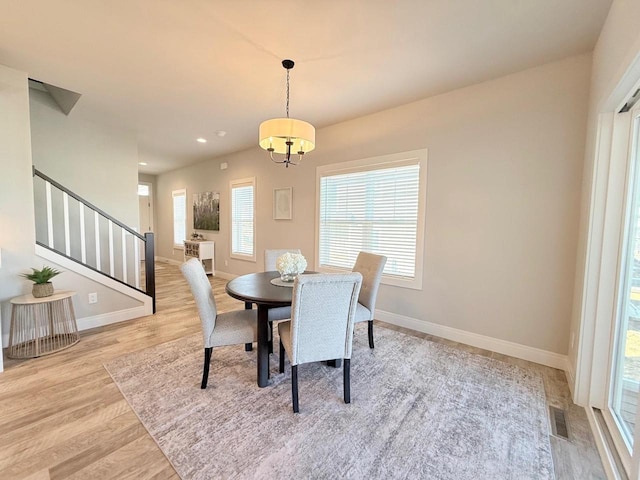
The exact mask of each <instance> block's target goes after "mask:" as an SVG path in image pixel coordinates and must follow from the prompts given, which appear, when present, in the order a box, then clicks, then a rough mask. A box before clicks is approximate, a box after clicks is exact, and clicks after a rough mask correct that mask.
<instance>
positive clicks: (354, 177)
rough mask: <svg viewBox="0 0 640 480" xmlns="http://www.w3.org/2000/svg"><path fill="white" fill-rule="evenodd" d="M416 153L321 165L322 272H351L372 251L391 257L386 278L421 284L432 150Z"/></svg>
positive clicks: (320, 236) (403, 284)
mask: <svg viewBox="0 0 640 480" xmlns="http://www.w3.org/2000/svg"><path fill="white" fill-rule="evenodd" d="M416 153H417V152H406V153H405V154H398V155H393V156H385V157H378V158H376V159H368V160H367V161H360V162H352V163H350V164H348V165H350V167H347V168H344V166H341V165H336V166H335V167H334V168H331V166H329V167H320V168H319V198H318V217H319V222H318V266H319V268H320V269H321V270H350V269H351V268H352V267H353V265H354V263H355V260H356V257H357V256H358V253H359V252H360V251H366V252H370V253H375V254H379V255H384V256H386V257H387V263H386V266H385V270H384V274H383V282H385V283H390V284H394V285H400V286H406V287H409V288H421V285H422V273H421V265H422V260H421V259H422V243H423V242H422V230H423V227H422V225H423V221H422V219H423V217H424V183H425V182H421V178H422V177H421V170H424V169H425V167H426V151H418V153H420V154H421V155H416ZM422 157H424V158H422ZM369 160H375V162H372V161H369ZM422 174H423V175H424V171H422ZM421 185H422V187H421Z"/></svg>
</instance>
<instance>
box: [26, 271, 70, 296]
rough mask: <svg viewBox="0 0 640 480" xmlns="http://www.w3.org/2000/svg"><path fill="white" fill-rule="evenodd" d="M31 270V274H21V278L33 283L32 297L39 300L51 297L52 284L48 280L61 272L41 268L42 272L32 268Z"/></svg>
mask: <svg viewBox="0 0 640 480" xmlns="http://www.w3.org/2000/svg"><path fill="white" fill-rule="evenodd" d="M31 270H33V272H32V273H23V274H22V275H21V277H24V278H26V279H28V280H31V281H32V282H33V291H32V292H31V293H32V294H33V296H34V297H36V298H41V297H48V296H50V295H53V283H51V282H50V281H49V280H51V279H52V278H53V277H55V276H56V275H58V274H60V273H62V272H61V271H59V270H56V269H54V268H51V267H42V270H36V269H35V268H32V269H31Z"/></svg>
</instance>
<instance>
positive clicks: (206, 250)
mask: <svg viewBox="0 0 640 480" xmlns="http://www.w3.org/2000/svg"><path fill="white" fill-rule="evenodd" d="M190 258H197V259H199V260H200V262H201V263H202V267H203V268H204V272H205V273H206V274H208V275H215V274H216V265H215V242H211V241H209V240H185V241H184V261H185V262H186V261H187V260H189V259H190Z"/></svg>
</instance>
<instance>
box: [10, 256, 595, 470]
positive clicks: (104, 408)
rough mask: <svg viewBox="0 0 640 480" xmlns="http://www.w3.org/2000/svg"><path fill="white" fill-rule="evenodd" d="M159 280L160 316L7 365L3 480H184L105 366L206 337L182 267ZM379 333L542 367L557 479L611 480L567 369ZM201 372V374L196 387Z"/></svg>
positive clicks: (167, 269) (222, 305)
mask: <svg viewBox="0 0 640 480" xmlns="http://www.w3.org/2000/svg"><path fill="white" fill-rule="evenodd" d="M156 279H157V313H156V314H155V315H152V316H149V317H144V318H140V319H138V320H132V321H129V322H124V323H122V324H116V325H110V326H107V327H101V328H97V329H93V330H88V331H84V332H81V341H80V343H78V344H77V345H75V346H73V347H72V348H69V349H67V350H64V351H62V352H59V353H57V354H53V355H50V356H46V357H41V358H37V359H31V360H19V361H18V360H11V359H6V358H5V372H4V373H3V374H0V479H3V480H5V479H30V480H41V479H67V478H69V479H71V478H73V479H103V478H105V479H106V478H117V479H128V478H132V479H133V478H135V479H151V478H153V479H173V478H178V476H177V474H176V473H175V471H174V470H173V468H172V467H171V465H170V464H169V462H168V461H167V460H166V458H165V457H164V455H163V454H162V452H161V451H160V449H159V448H158V447H157V445H156V444H155V442H154V441H153V439H152V438H151V437H150V436H149V434H148V433H147V431H146V430H145V429H144V427H143V426H142V424H141V423H140V422H139V421H138V418H137V417H136V415H135V414H134V413H133V411H132V410H131V408H129V406H128V404H127V403H126V401H125V400H124V398H123V397H122V395H121V394H120V391H119V390H118V388H117V387H116V385H115V384H114V383H113V381H112V380H111V377H110V376H109V375H108V374H107V372H106V371H105V369H104V368H103V366H102V365H103V363H104V362H107V361H109V360H111V359H113V358H116V357H119V356H121V355H123V354H126V353H130V352H133V351H137V350H141V349H145V348H148V347H150V346H153V345H157V344H160V343H164V342H168V341H170V340H174V339H176V338H179V337H183V336H186V335H189V334H192V333H196V332H200V322H199V319H198V316H197V311H196V309H195V306H194V303H193V298H192V296H191V293H190V292H189V290H188V287H187V284H186V282H185V281H184V280H183V279H182V276H181V275H180V272H179V270H178V268H177V267H175V266H172V265H167V264H159V265H158V268H157V272H156ZM211 283H212V286H213V288H214V292H215V296H216V300H217V302H218V309H219V310H220V311H221V312H224V311H228V310H233V309H237V308H243V306H244V305H243V304H242V303H241V302H238V301H236V300H233V299H231V298H230V297H229V296H227V295H226V294H225V292H224V286H225V284H226V281H224V280H220V279H217V278H212V279H211ZM376 323H377V322H376ZM377 326H378V327H380V326H386V327H389V328H395V329H398V330H402V331H403V332H405V333H412V334H415V335H416V336H419V337H423V338H427V339H429V340H431V341H436V342H440V343H446V344H448V345H451V346H454V347H457V348H463V349H465V350H467V351H471V352H473V353H477V354H480V355H485V356H490V357H494V358H498V359H500V360H503V361H509V362H514V363H518V364H519V365H522V366H524V367H526V368H533V369H536V370H539V371H540V372H541V373H542V374H543V378H544V380H545V389H546V394H547V400H548V402H549V403H550V404H553V405H555V406H557V407H559V408H562V409H564V410H565V411H566V412H567V414H568V422H569V432H570V439H569V440H568V441H567V440H564V439H559V438H555V437H552V439H551V443H552V449H553V455H554V463H555V467H556V476H557V477H558V478H563V479H564V478H567V479H569V478H576V479H578V478H580V479H582V478H604V472H603V471H602V467H601V464H600V461H599V458H598V456H597V453H596V451H595V447H594V446H593V438H592V437H591V433H590V431H589V427H588V423H587V420H586V416H585V415H584V410H582V409H581V408H580V407H577V406H575V405H573V403H572V402H571V399H570V395H569V390H568V387H567V382H566V379H565V376H564V372H561V371H559V370H554V369H551V368H547V367H542V366H539V365H535V364H531V363H529V362H524V361H521V360H518V359H513V358H510V357H505V356H503V355H498V354H495V353H491V352H488V351H486V350H480V349H476V348H473V347H468V346H464V345H461V344H457V343H455V342H450V341H447V340H444V339H439V338H436V337H431V336H429V335H424V334H420V333H416V332H412V331H409V330H406V329H400V328H397V327H392V326H389V325H384V324H381V323H380V324H378V325H377ZM199 374H200V372H194V376H195V380H194V381H196V382H197V381H198V378H197V377H198V376H199ZM256 388H257V387H256Z"/></svg>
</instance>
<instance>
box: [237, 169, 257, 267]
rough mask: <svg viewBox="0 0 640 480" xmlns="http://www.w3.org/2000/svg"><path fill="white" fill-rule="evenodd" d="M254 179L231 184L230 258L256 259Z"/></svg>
mask: <svg viewBox="0 0 640 480" xmlns="http://www.w3.org/2000/svg"><path fill="white" fill-rule="evenodd" d="M255 189H256V181H255V178H248V179H243V180H234V181H232V182H231V257H233V258H238V259H242V260H253V261H255V259H256V254H255V231H256V229H255Z"/></svg>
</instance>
